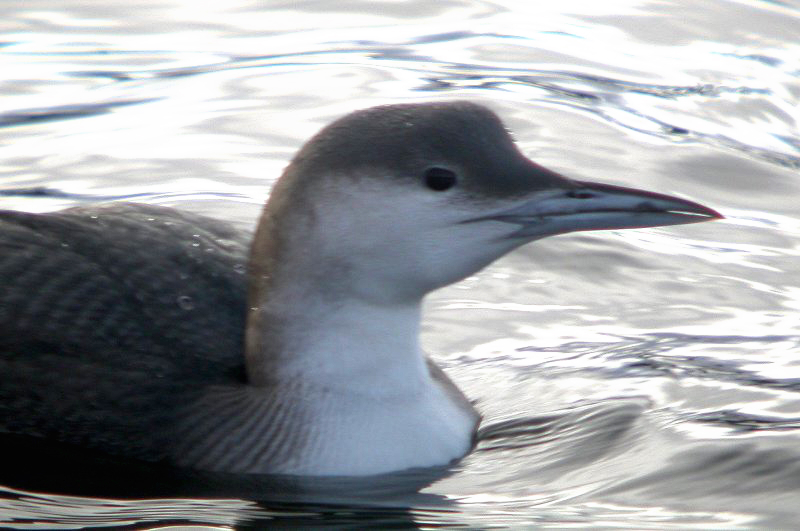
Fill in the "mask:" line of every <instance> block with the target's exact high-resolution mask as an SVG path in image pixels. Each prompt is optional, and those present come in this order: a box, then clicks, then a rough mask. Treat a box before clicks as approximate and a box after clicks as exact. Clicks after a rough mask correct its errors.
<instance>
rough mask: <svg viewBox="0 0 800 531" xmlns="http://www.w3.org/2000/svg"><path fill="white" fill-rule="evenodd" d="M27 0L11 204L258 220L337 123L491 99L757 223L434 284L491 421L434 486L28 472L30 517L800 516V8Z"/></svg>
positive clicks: (567, 254)
mask: <svg viewBox="0 0 800 531" xmlns="http://www.w3.org/2000/svg"><path fill="white" fill-rule="evenodd" d="M0 15H2V16H1V17H0V20H1V21H2V22H0V24H2V27H3V42H4V47H3V48H0V61H2V66H3V72H4V73H5V75H4V76H3V79H2V80H0V90H2V93H3V98H2V99H1V100H0V126H2V129H0V142H1V143H2V144H0V145H2V150H3V153H2V155H3V156H2V158H1V159H0V160H2V163H0V188H2V190H4V191H5V192H4V195H2V196H0V206H2V207H3V208H15V209H24V210H31V211H45V210H52V209H58V208H63V207H65V206H69V205H72V204H76V203H82V202H86V201H97V200H102V201H106V200H137V201H146V202H152V203H161V204H169V205H180V206H182V207H185V208H190V209H194V210H199V211H202V212H206V213H208V214H211V215H215V216H219V217H224V218H228V219H231V220H232V221H234V222H236V223H238V224H240V225H241V226H242V227H247V226H249V225H250V224H251V223H252V221H253V219H254V217H255V216H256V215H257V212H258V208H259V205H260V203H261V202H262V201H263V199H264V198H265V197H266V196H267V193H268V189H269V185H270V184H271V183H272V182H273V180H274V179H275V178H276V177H277V176H278V175H279V174H280V171H281V169H282V167H283V166H284V165H285V163H286V161H287V160H288V159H289V158H290V157H291V155H292V153H293V152H294V151H295V149H296V148H297V147H298V146H299V145H300V144H301V143H302V142H303V141H304V140H305V139H307V138H308V137H309V136H310V135H312V134H313V133H314V132H316V130H317V129H318V128H319V127H320V126H322V125H323V124H325V123H327V122H329V121H330V120H332V119H333V118H335V117H338V116H340V115H342V114H344V113H346V112H348V111H350V110H352V109H356V108H361V107H366V106H370V105H375V104H380V103H388V102H401V101H417V100H432V99H439V98H443V99H454V98H466V99H472V100H476V101H482V102H485V103H488V104H490V105H492V106H493V107H494V108H495V109H497V110H498V112H500V113H501V114H502V115H503V116H504V118H505V119H506V121H507V123H508V124H509V126H510V127H511V128H512V129H513V130H514V132H515V134H516V137H517V139H518V142H519V143H520V146H521V147H522V149H523V151H524V152H525V153H527V154H529V155H531V156H532V157H533V158H535V159H536V160H537V161H538V162H540V163H542V164H544V165H547V166H549V167H552V168H553V169H556V170H559V171H561V172H563V173H564V174H566V175H569V176H572V177H576V178H585V179H589V180H604V181H608V182H617V183H626V184H630V185H633V186H639V187H642V188H650V189H654V190H658V191H662V192H671V193H678V194H684V195H686V196H688V197H691V198H693V199H696V200H698V201H700V202H703V203H706V204H709V205H711V206H713V207H715V208H717V209H719V210H720V211H722V212H723V213H724V214H725V215H726V216H727V217H728V219H727V220H726V221H724V222H719V223H713V224H703V225H697V226H689V227H676V228H666V229H653V230H647V231H628V232H619V233H610V234H591V235H581V234H577V235H572V236H565V237H559V238H553V239H549V240H544V241H541V242H537V243H536V244H534V245H531V246H528V247H526V248H523V249H521V250H520V251H519V252H517V253H514V254H513V255H511V256H509V257H507V258H505V259H503V260H501V261H500V262H498V263H497V264H495V265H494V266H492V267H491V268H489V269H488V270H486V271H483V272H482V273H480V274H479V275H478V276H476V277H473V278H469V279H466V280H464V281H463V282H461V283H459V284H458V285H456V286H453V287H451V288H448V289H446V290H443V291H441V292H439V293H437V294H435V295H433V296H432V297H431V299H430V304H429V305H428V320H427V321H426V323H425V337H424V339H425V343H426V345H427V348H428V349H429V351H430V352H431V353H432V354H434V355H435V356H436V358H437V359H439V360H440V361H441V362H442V364H443V365H444V366H445V367H446V368H447V369H448V371H449V372H450V373H451V374H452V375H453V377H454V378H455V379H456V380H457V381H458V383H459V384H460V385H461V386H462V387H463V389H464V390H465V392H466V393H467V394H468V395H469V396H470V397H472V398H475V399H476V400H478V401H479V405H480V408H481V410H482V411H483V412H484V414H485V416H486V421H485V423H484V428H483V429H484V439H483V441H482V442H481V444H480V445H479V447H478V449H477V450H476V452H475V453H473V454H472V455H470V456H469V457H468V458H466V459H465V460H464V461H463V462H462V463H460V464H459V465H458V466H457V467H455V469H454V470H453V473H452V474H451V475H450V476H448V477H445V478H443V479H441V480H439V481H436V482H434V483H433V484H432V485H431V486H429V487H428V488H426V489H424V491H423V495H426V496H427V497H424V496H423V497H420V495H414V496H412V495H397V496H394V497H391V496H390V497H386V498H383V499H381V500H380V502H378V501H376V500H369V503H368V501H366V500H364V499H360V498H359V499H358V500H356V496H355V493H354V492H352V491H351V492H349V494H351V495H352V499H351V503H352V504H353V507H350V508H349V510H348V511H341V510H340V508H339V506H337V505H335V504H334V505H326V503H325V502H326V501H328V502H330V501H331V500H330V499H328V500H326V499H322V500H318V504H317V505H313V504H312V505H309V504H306V505H303V506H302V507H301V506H297V505H292V504H291V503H283V502H280V503H279V502H277V501H274V499H273V501H272V502H271V503H270V502H269V501H267V502H264V503H262V504H261V506H260V507H259V506H257V505H256V504H255V503H252V502H249V501H242V500H234V501H230V500H229V501H212V500H200V499H195V498H191V497H190V498H187V499H184V500H176V499H174V496H168V497H167V499H164V498H162V497H161V494H158V495H156V494H153V497H152V499H149V500H148V501H141V502H129V501H113V502H108V501H106V500H100V499H98V498H91V497H82V498H78V497H75V498H65V497H61V496H55V495H49V494H42V495H27V494H24V493H20V492H18V491H10V490H9V491H6V496H5V497H4V500H3V501H2V502H0V515H2V524H0V525H4V526H8V525H12V523H13V522H16V523H17V524H18V525H19V526H21V527H24V526H27V525H32V523H34V522H40V523H43V525H44V526H45V527H50V526H55V525H56V524H61V525H64V526H67V527H69V526H78V525H97V526H104V525H108V524H109V523H114V524H117V525H124V524H137V523H138V524H141V523H145V522H146V523H147V525H151V524H153V523H157V522H161V523H164V524H167V523H191V522H194V523H206V524H211V525H233V524H234V523H235V522H239V523H240V524H242V523H243V522H247V521H251V520H252V519H255V522H256V524H255V525H258V524H261V525H267V524H274V525H277V524H278V523H284V522H290V523H294V524H296V525H303V526H307V527H310V526H314V525H326V524H330V523H333V522H336V523H339V524H342V525H344V526H348V525H349V526H352V527H359V528H365V527H369V526H372V527H374V528H382V527H387V526H389V525H391V524H397V525H414V524H416V525H420V526H425V525H430V526H433V525H462V526H471V527H481V526H486V527H488V526H490V525H496V526H500V527H503V526H505V527H519V526H523V525H534V524H535V525H541V526H550V527H559V528H562V527H566V526H600V525H606V526H621V527H636V528H654V529H664V528H671V527H673V528H681V527H682V528H686V527H697V526H703V527H718V528H726V529H727V528H736V527H739V528H743V527H753V526H762V527H771V528H790V527H793V526H794V524H795V522H796V520H797V517H798V510H797V503H796V500H797V497H798V496H799V495H800V480H798V478H800V470H798V464H797V463H800V459H799V458H800V455H798V451H797V450H796V448H797V442H798V433H799V432H798V427H800V395H798V394H797V393H798V389H800V370H799V369H798V362H797V361H796V360H797V359H798V354H800V275H799V274H798V268H797V266H796V263H797V258H798V254H799V253H800V219H798V211H799V210H800V209H799V208H798V201H797V198H798V197H800V179H798V173H797V169H798V167H799V166H800V134H798V126H797V124H798V119H799V118H800V112H798V109H799V108H800V105H799V104H800V101H798V100H800V70H798V65H797V57H800V44H798V39H797V28H798V27H800V10H799V9H798V6H797V5H795V4H792V3H789V2H780V3H779V2H766V1H755V0H753V1H744V0H742V1H723V0H715V1H711V2H703V3H697V2H688V1H680V0H672V1H667V2H658V3H654V2H642V1H616V2H603V3H598V2H585V1H584V2H578V1H563V2H556V3H541V2H521V1H520V2H514V1H510V0H509V1H505V2H485V1H484V2H481V1H469V0H461V1H459V0H450V1H447V2H381V3H372V2H359V1H356V2H345V3H342V2H312V1H306V2H270V3H269V4H268V5H267V6H266V7H264V6H261V5H258V4H255V3H252V2H247V1H238V2H222V3H221V2H188V3H187V2H179V1H167V2H158V3H156V2H142V3H139V5H138V6H137V8H136V9H135V10H133V9H131V7H130V4H129V3H125V2H108V1H106V2H55V1H52V0H37V1H34V2H25V3H8V2H7V3H4V4H2V5H0ZM32 192H36V193H32ZM78 479H79V478H77V477H76V478H75V480H76V482H77V480H78ZM132 481H133V480H132V477H131V476H129V475H127V474H121V475H120V476H119V483H120V486H124V484H125V483H126V482H132ZM62 483H63V482H62ZM67 483H69V481H67ZM144 486H145V487H147V484H146V483H145V484H144ZM139 487H140V488H141V487H142V485H141V484H139ZM150 487H152V488H153V489H155V487H157V485H155V484H153V485H150ZM45 490H46V487H45ZM109 492H111V491H109ZM274 494H275V493H274V492H257V493H256V492H254V493H251V495H250V496H241V498H242V499H243V500H260V501H263V500H264V499H267V500H269V499H270V498H271V497H273V496H272V495H274ZM156 496H158V498H156ZM215 497H219V498H221V497H224V496H215ZM338 503H343V502H342V500H341V499H340V500H338ZM356 505H357V507H356ZM368 506H369V507H371V508H368Z"/></svg>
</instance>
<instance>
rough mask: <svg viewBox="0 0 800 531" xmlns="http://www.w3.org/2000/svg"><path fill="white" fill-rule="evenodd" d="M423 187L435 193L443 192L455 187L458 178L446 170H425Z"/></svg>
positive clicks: (436, 168) (435, 168) (434, 168)
mask: <svg viewBox="0 0 800 531" xmlns="http://www.w3.org/2000/svg"><path fill="white" fill-rule="evenodd" d="M424 179H425V186H427V187H428V188H430V189H431V190H434V191H436V192H444V191H445V190H448V189H450V188H452V187H453V186H455V184H456V181H458V178H457V177H456V174H455V172H453V171H451V170H448V169H447V168H438V167H433V168H428V169H427V170H425V176H424Z"/></svg>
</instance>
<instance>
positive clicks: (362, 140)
mask: <svg viewBox="0 0 800 531" xmlns="http://www.w3.org/2000/svg"><path fill="white" fill-rule="evenodd" d="M715 217H719V214H717V213H716V212H714V211H712V210H710V209H707V208H705V207H702V206H700V205H697V204H696V203H691V202H688V201H684V200H680V199H675V198H672V197H668V196H663V195H660V194H653V193H650V192H643V191H640V190H632V189H627V188H620V187H614V186H608V185H599V184H593V183H584V182H578V181H573V180H570V179H568V178H566V177H563V176H561V175H559V174H557V173H555V172H552V171H550V170H547V169H546V168H543V167H541V166H539V165H537V164H535V163H534V162H532V161H530V160H529V159H527V158H526V157H525V156H524V155H522V153H520V151H519V150H518V149H517V147H516V145H515V144H514V142H513V140H512V138H511V136H510V135H509V133H508V131H507V130H506V129H505V127H504V126H503V124H502V122H501V121H500V119H499V118H498V117H497V116H496V115H495V114H494V113H493V112H492V111H490V110H489V109H487V108H485V107H483V106H480V105H477V104H473V103H468V102H444V103H423V104H402V105H388V106H382V107H375V108H371V109H367V110H363V111H358V112H354V113H352V114H350V115H348V116H345V117H344V118H341V119H339V120H337V121H336V122H334V123H332V124H331V125H329V126H327V127H325V128H324V129H323V130H322V131H320V132H319V133H318V134H317V135H316V136H314V137H313V138H312V139H311V140H310V141H309V142H308V143H307V144H306V145H305V146H304V147H303V148H302V149H301V150H300V152H299V153H298V154H297V156H296V157H295V159H294V160H293V161H292V162H291V164H290V165H289V166H288V168H287V169H286V171H285V173H284V175H283V176H282V178H281V179H280V181H279V182H278V183H277V185H276V186H275V189H274V190H273V193H272V196H271V198H270V200H269V202H268V204H267V206H266V209H265V212H264V216H263V218H262V222H261V226H260V228H259V231H258V235H257V237H256V243H255V246H254V260H255V261H258V258H257V257H256V255H258V254H259V253H261V254H270V255H272V256H274V257H276V260H278V261H279V262H281V263H287V262H289V258H290V263H292V264H294V265H295V272H297V271H302V274H303V275H304V278H305V279H306V282H315V281H318V282H321V283H323V284H324V286H326V288H325V289H323V290H319V289H317V290H316V292H320V291H322V292H327V293H331V294H333V295H334V296H335V297H337V298H342V297H357V298H361V299H364V300H369V301H372V302H375V303H382V304H383V303H390V302H399V301H404V300H406V301H407V300H416V299H419V298H421V297H422V296H423V295H424V294H425V293H427V292H429V291H431V290H433V289H436V288H438V287H441V286H443V285H446V284H449V283H451V282H454V281H456V280H459V279H461V278H463V277H465V276H467V275H469V274H472V273H474V272H475V271H477V270H479V269H481V268H482V267H484V266H486V265H487V264H489V263H490V262H492V261H493V260H495V259H497V258H499V257H500V256H502V255H503V254H505V253H507V252H508V251H510V250H511V249H513V248H515V247H517V246H519V245H521V244H524V243H526V242H528V241H531V240H534V239H538V238H542V237H544V236H548V235H553V234H559V233H564V232H570V231H575V230H592V229H613V228H633V227H647V226H656V225H669V224H677V223H691V222H696V221H703V220H708V219H713V218H715ZM282 255H284V258H277V257H279V256H282ZM289 255H291V257H290V256H289ZM301 264H304V265H301ZM273 266H274V264H273ZM270 269H273V268H271V267H270ZM272 273H273V274H279V273H278V272H277V271H275V270H274V269H273V271H272ZM287 274H291V273H289V272H287ZM334 292H335V293H334Z"/></svg>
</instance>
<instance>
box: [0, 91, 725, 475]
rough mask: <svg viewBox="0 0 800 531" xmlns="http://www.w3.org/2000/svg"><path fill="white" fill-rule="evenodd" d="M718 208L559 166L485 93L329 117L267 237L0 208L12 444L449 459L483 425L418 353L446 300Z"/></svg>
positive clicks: (275, 208) (234, 456) (378, 461)
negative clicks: (472, 282)
mask: <svg viewBox="0 0 800 531" xmlns="http://www.w3.org/2000/svg"><path fill="white" fill-rule="evenodd" d="M720 218H722V215H721V214H719V213H718V212H716V211H715V210H713V209H711V208H708V207H705V206H702V205H700V204H698V203H695V202H692V201H689V200H686V199H681V198H676V197H672V196H668V195H663V194H659V193H654V192H649V191H643V190H638V189H634V188H627V187H622V186H616V185H609V184H600V183H593V182H585V181H579V180H574V179H570V178H567V177H565V176H563V175H561V174H559V173H556V172H554V171H551V170H549V169H547V168H545V167H543V166H540V165H539V164H537V163H535V162H533V161H532V160H530V159H529V158H527V157H526V156H525V155H524V154H523V153H522V152H521V150H520V149H519V148H518V146H517V145H516V143H515V142H514V140H513V139H512V136H511V133H510V132H509V131H508V130H507V128H506V127H505V125H504V124H503V122H502V121H501V119H500V118H499V117H498V116H497V114H495V113H494V112H493V111H492V110H490V109H489V108H488V107H486V106H484V105H482V104H478V103H473V102H469V101H435V102H424V103H402V104H393V105H383V106H378V107H372V108H368V109H363V110H359V111H355V112H353V113H351V114H348V115H345V116H344V117H341V118H339V119H337V120H336V121H334V122H333V123H331V124H329V125H327V126H326V127H324V128H323V129H322V130H321V131H320V132H318V133H317V134H316V135H315V136H313V137H312V138H311V139H310V140H309V141H308V142H307V143H306V144H305V145H304V146H302V147H301V149H300V150H299V151H298V152H297V154H296V155H295V156H294V158H293V159H292V160H291V161H290V163H289V164H288V166H287V167H286V169H285V170H284V172H283V174H282V175H281V176H280V178H279V179H278V180H277V181H276V183H275V185H274V186H273V189H272V191H271V193H270V195H269V198H268V200H267V202H266V204H265V206H264V208H263V211H262V213H261V216H260V218H259V221H258V223H257V226H256V228H255V231H254V233H248V232H243V231H241V230H239V229H237V228H235V227H234V226H233V225H231V224H230V223H228V222H226V221H224V220H219V219H213V218H210V217H206V216H202V215H199V214H195V213H191V212H188V211H184V210H180V209H175V208H167V207H163V206H156V205H149V204H136V203H124V202H110V203H106V204H96V205H85V206H77V207H73V208H68V209H65V210H61V211H57V212H51V213H45V214H36V213H27V212H21V211H10V210H6V211H1V212H0V279H2V284H3V288H2V290H0V436H13V437H23V438H29V439H30V440H32V441H53V442H57V443H63V444H67V445H74V446H75V447H78V448H82V449H88V450H90V451H92V452H97V453H99V454H102V455H110V456H120V457H123V458H126V459H133V460H135V461H140V462H143V463H164V464H168V465H170V466H175V467H179V468H185V469H192V470H202V471H211V472H224V473H234V474H280V475H290V476H312V477H313V476H371V475H377V474H385V473H391V472H394V471H401V470H408V469H416V468H425V467H436V466H446V465H448V464H450V463H453V462H456V461H458V460H459V459H460V458H462V457H463V456H465V455H466V454H468V453H469V452H470V451H471V450H472V448H473V446H474V444H475V437H476V430H477V427H478V425H479V423H480V420H481V416H480V414H479V412H478V410H477V409H476V406H475V405H474V404H473V403H472V402H471V401H470V400H469V399H468V398H467V397H466V396H465V395H464V394H463V393H462V392H461V391H460V390H459V388H458V387H457V386H456V385H455V384H454V383H453V382H452V381H451V380H450V379H449V378H448V377H447V375H446V374H445V372H444V370H443V369H442V368H440V367H439V366H438V365H437V364H436V363H435V362H434V361H432V360H431V359H430V358H428V357H427V356H426V355H425V353H424V352H423V350H422V349H421V347H420V343H419V329H420V321H421V305H422V301H423V298H424V297H425V296H426V295H427V294H428V293H430V292H431V291H433V290H436V289H438V288H441V287H443V286H446V285H449V284H452V283H454V282H457V281H459V280H460V279H463V278H465V277H467V276H469V275H472V274H474V273H476V272H477V271H479V270H481V269H482V268H484V267H485V266H487V265H488V264H490V263H491V262H493V261H494V260H496V259H497V258H499V257H501V256H503V255H505V254H507V253H509V252H511V251H512V250H514V249H516V248H518V247H520V246H522V245H524V244H527V243H529V242H532V241H534V240H538V239H541V238H544V237H547V236H554V235H558V234H564V233H569V232H574V231H587V230H603V229H628V228H643V227H655V226H663V225H676V224H685V223H696V222H701V221H709V220H715V219H720ZM581 259H584V260H590V259H591V257H590V256H584V257H582V258H581ZM8 458H10V457H9V456H4V457H3V459H8Z"/></svg>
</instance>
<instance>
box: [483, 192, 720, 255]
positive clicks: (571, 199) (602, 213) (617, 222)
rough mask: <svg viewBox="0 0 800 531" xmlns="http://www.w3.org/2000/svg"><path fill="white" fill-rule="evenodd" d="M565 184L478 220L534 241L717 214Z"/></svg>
mask: <svg viewBox="0 0 800 531" xmlns="http://www.w3.org/2000/svg"><path fill="white" fill-rule="evenodd" d="M566 182H567V183H570V184H572V185H574V186H570V187H567V188H558V189H555V190H553V189H551V190H543V191H542V192H540V193H538V194H536V197H535V198H533V199H531V200H529V201H527V202H525V203H523V204H521V205H518V206H516V207H514V208H512V209H510V210H506V211H504V212H499V213H497V214H492V215H489V216H484V217H482V218H480V219H481V220H488V219H491V220H495V221H502V222H506V223H513V224H515V225H519V230H517V231H515V232H513V233H512V234H510V235H509V237H510V238H524V239H526V240H534V239H538V238H543V237H545V236H552V235H555V234H563V233H566V232H575V231H583V230H607V229H637V228H644V227H658V226H662V225H680V224H683V223H699V222H701V221H711V220H714V219H722V217H723V216H722V215H721V214H720V213H719V212H717V211H715V210H712V209H710V208H708V207H705V206H703V205H701V204H699V203H695V202H693V201H687V200H686V199H679V198H677V197H672V196H668V195H664V194H657V193H653V192H647V191H644V190H637V189H635V188H625V187H622V186H613V185H609V184H600V183H590V182H582V181H572V180H566ZM473 221H478V220H473Z"/></svg>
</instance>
